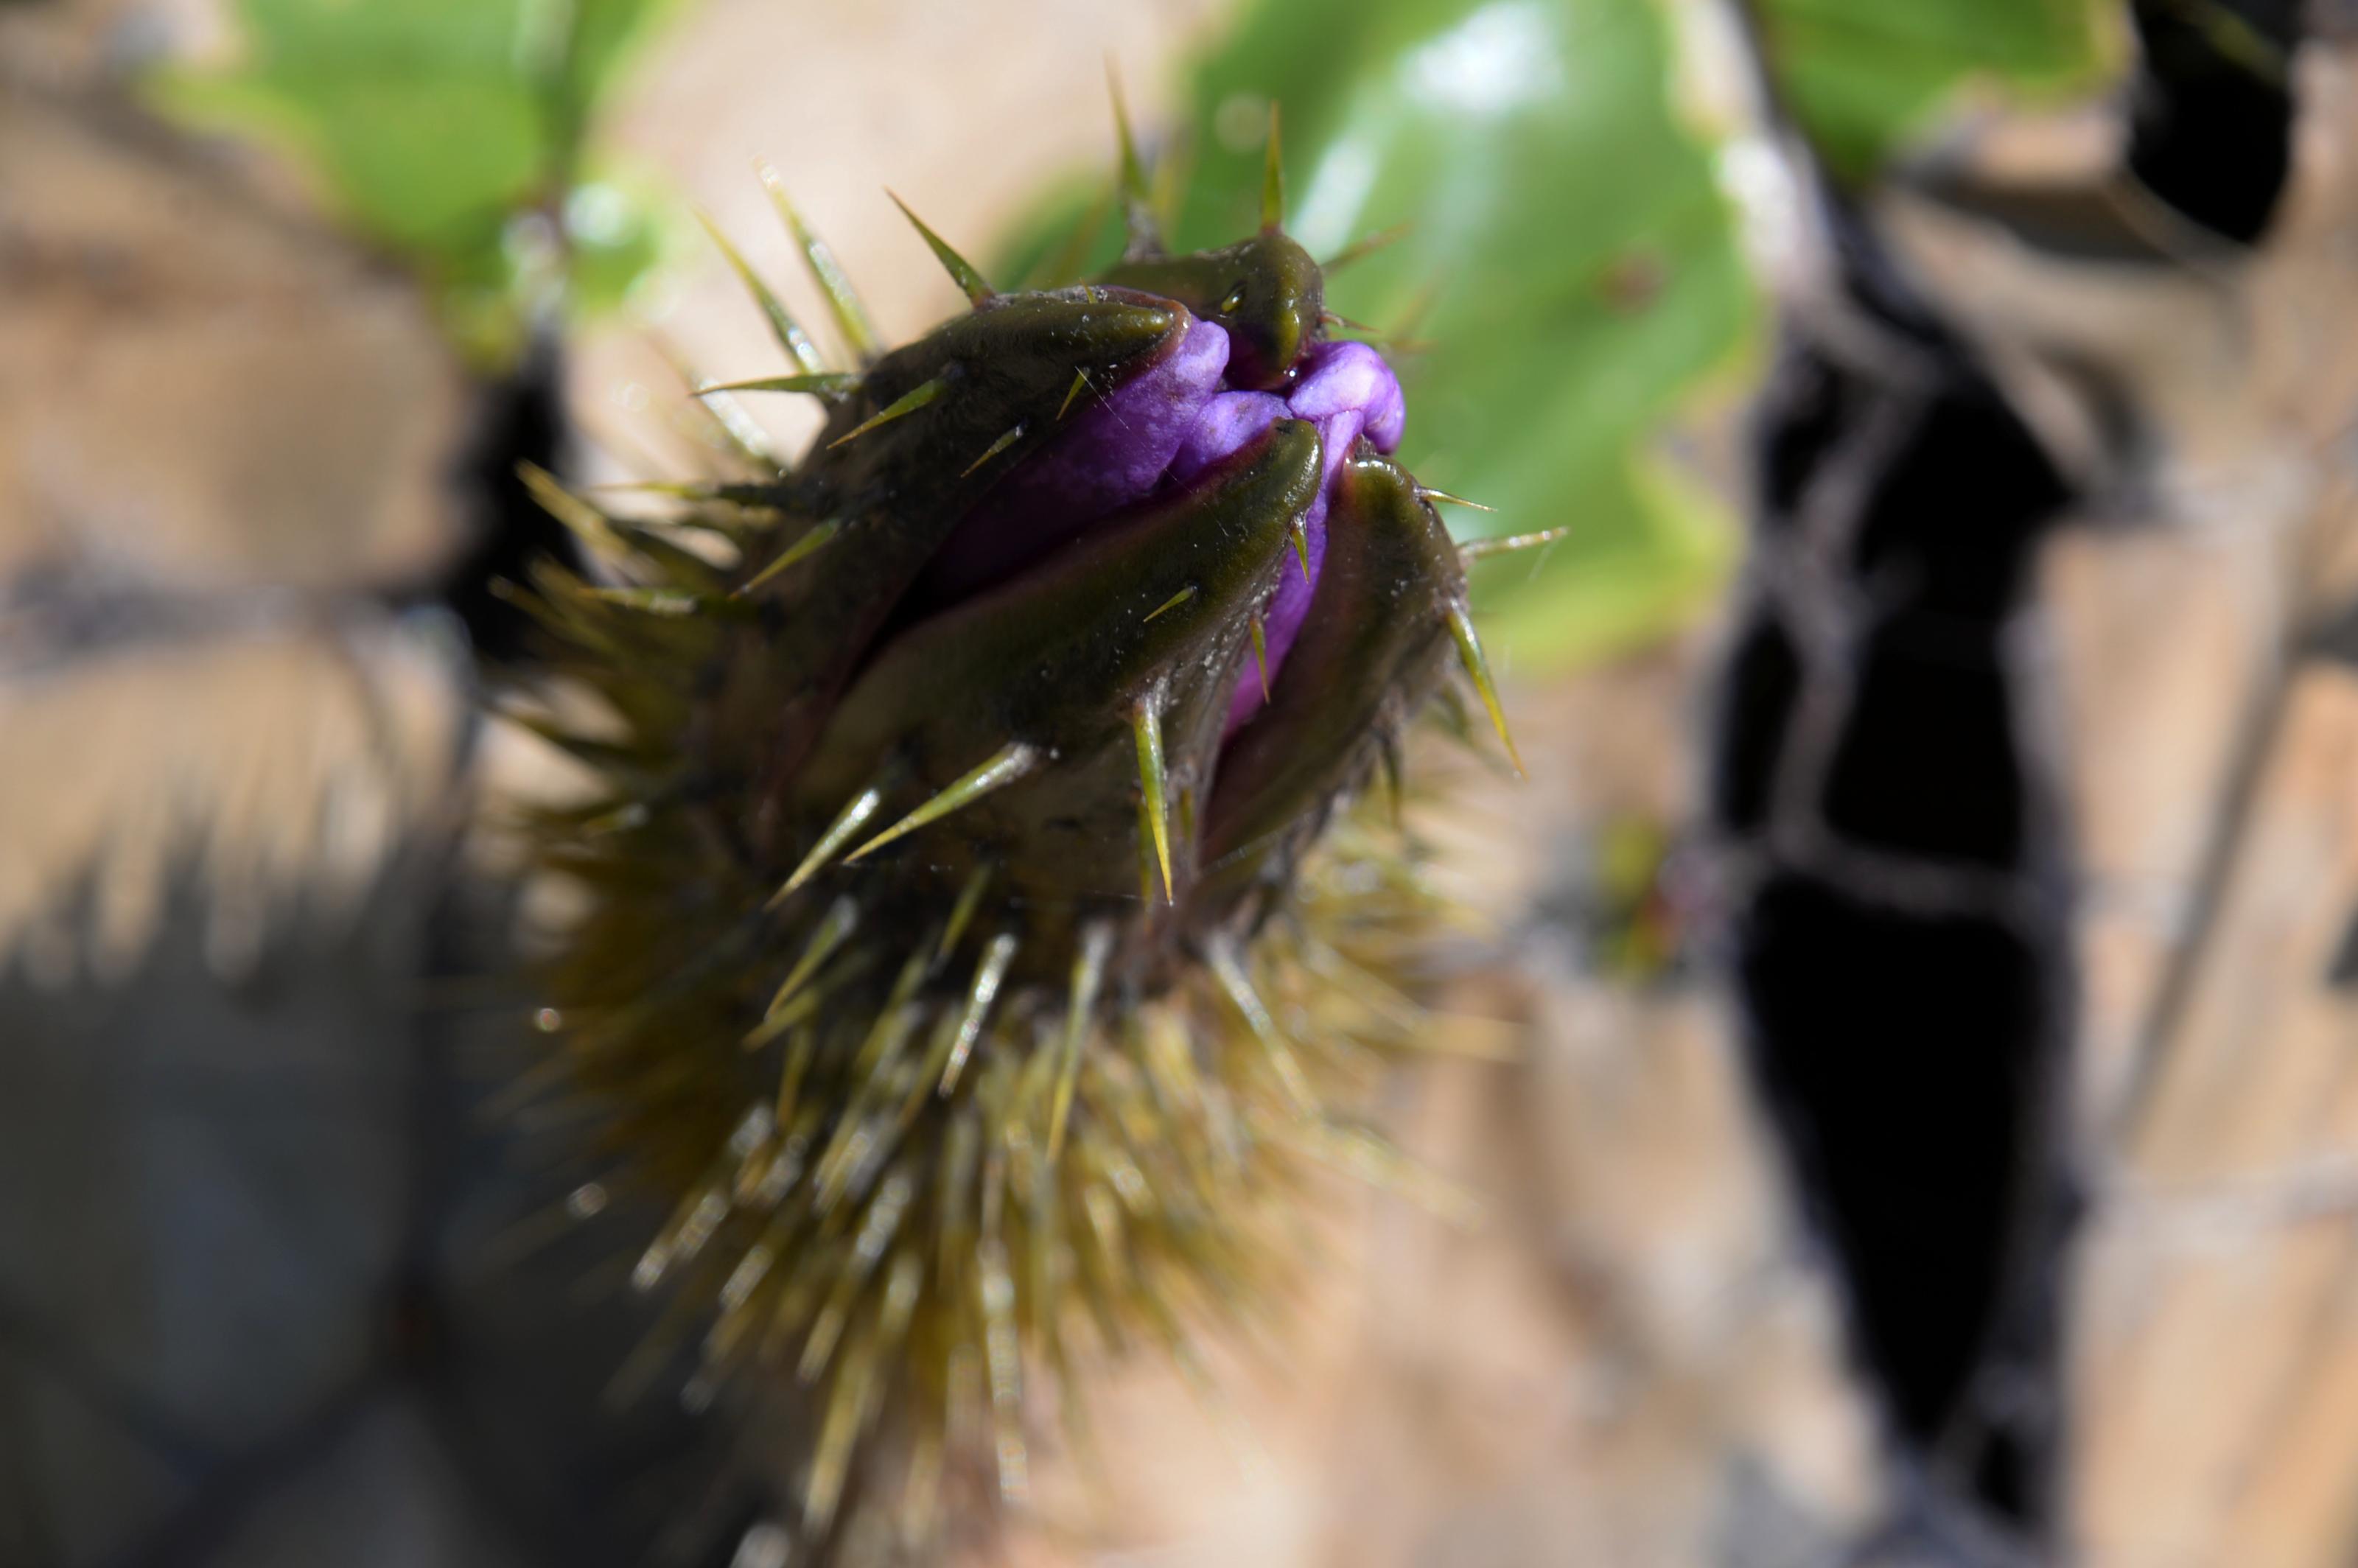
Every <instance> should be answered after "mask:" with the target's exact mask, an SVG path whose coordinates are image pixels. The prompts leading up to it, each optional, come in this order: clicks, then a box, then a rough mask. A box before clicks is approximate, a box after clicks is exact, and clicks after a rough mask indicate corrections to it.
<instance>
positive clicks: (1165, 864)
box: [1130, 697, 1175, 903]
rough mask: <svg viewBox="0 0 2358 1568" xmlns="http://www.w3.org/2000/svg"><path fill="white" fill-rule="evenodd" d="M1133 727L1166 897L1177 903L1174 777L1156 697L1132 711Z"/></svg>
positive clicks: (1139, 783) (1147, 813) (1167, 899)
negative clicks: (1170, 796) (1165, 759)
mask: <svg viewBox="0 0 2358 1568" xmlns="http://www.w3.org/2000/svg"><path fill="white" fill-rule="evenodd" d="M1130 732H1131V734H1132V736H1133V737H1135V739H1136V740H1137V742H1138V785H1139V790H1140V792H1141V798H1142V799H1143V800H1144V802H1145V807H1146V821H1147V826H1148V827H1149V828H1150V829H1151V830H1152V833H1153V836H1154V859H1155V862H1156V863H1157V864H1158V865H1160V866H1161V867H1162V868H1163V901H1164V902H1165V903H1173V902H1175V895H1174V893H1173V892H1172V886H1171V808H1170V801H1169V799H1168V797H1167V792H1168V790H1169V788H1170V776H1169V774H1168V773H1165V772H1164V770H1163V715H1162V712H1161V710H1160V709H1159V708H1158V707H1157V706H1156V704H1155V702H1154V700H1153V699H1152V698H1151V697H1150V698H1148V699H1147V700H1145V701H1142V702H1141V703H1139V705H1138V706H1137V707H1135V708H1131V709H1130Z"/></svg>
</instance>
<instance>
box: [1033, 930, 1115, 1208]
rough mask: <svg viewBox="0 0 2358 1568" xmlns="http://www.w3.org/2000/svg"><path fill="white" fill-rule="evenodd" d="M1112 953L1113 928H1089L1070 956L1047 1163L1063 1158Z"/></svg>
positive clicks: (1049, 1123)
mask: <svg viewBox="0 0 2358 1568" xmlns="http://www.w3.org/2000/svg"><path fill="white" fill-rule="evenodd" d="M1112 952H1113V927H1112V926H1110V925H1092V926H1090V927H1089V928H1088V930H1087V932H1085V933H1084V934H1083V935H1082V936H1081V946H1080V949H1079V951H1077V952H1076V953H1075V954H1074V955H1073V981H1072V988H1071V989H1070V991H1069V992H1068V993H1067V995H1066V997H1065V1033H1064V1046H1063V1050H1062V1051H1061V1052H1060V1054H1058V1057H1057V1061H1056V1096H1055V1101H1054V1102H1053V1104H1052V1106H1051V1108H1050V1110H1049V1112H1048V1162H1049V1163H1050V1164H1054V1163H1055V1162H1056V1161H1057V1160H1058V1159H1059V1158H1061V1157H1062V1156H1063V1153H1064V1149H1065V1121H1066V1120H1067V1119H1069V1118H1070V1117H1071V1115H1072V1110H1073V1086H1074V1085H1075V1084H1076V1083H1078V1082H1079V1081H1080V1076H1081V1045H1082V1043H1083V1042H1084V1041H1086V1040H1087V1038H1088V1033H1089V1030H1090V1029H1091V1027H1092V1026H1093V1025H1094V1022H1095V1015H1096V1012H1097V1006H1098V987H1099V986H1101V985H1103V984H1104V983H1105V970H1106V960H1107V958H1108V957H1110V956H1111V955H1112Z"/></svg>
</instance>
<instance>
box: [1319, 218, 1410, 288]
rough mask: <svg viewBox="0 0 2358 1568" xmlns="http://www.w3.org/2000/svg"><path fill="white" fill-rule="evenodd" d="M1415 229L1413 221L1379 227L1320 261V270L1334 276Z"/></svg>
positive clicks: (1403, 237)
mask: <svg viewBox="0 0 2358 1568" xmlns="http://www.w3.org/2000/svg"><path fill="white" fill-rule="evenodd" d="M1415 229H1416V225H1415V224H1414V223H1413V222H1408V223H1395V224H1393V225H1392V226H1391V227H1390V228H1389V229H1379V230H1378V231H1376V232H1374V233H1372V234H1369V235H1368V237H1367V238H1365V239H1363V240H1354V241H1352V242H1351V243H1349V244H1347V245H1345V246H1344V247H1343V248H1342V249H1341V250H1339V251H1336V253H1335V254H1333V255H1332V256H1330V257H1328V258H1327V259H1326V260H1325V261H1323V262H1320V263H1319V264H1318V270H1319V271H1320V272H1322V273H1324V274H1325V275H1326V276H1328V277H1332V276H1335V275H1336V273H1338V272H1340V271H1342V270H1343V269H1344V268H1345V267H1347V266H1349V265H1352V264H1353V263H1355V262H1360V261H1365V260H1366V259H1367V258H1368V257H1369V256H1371V255H1374V254H1376V253H1377V252H1379V251H1381V250H1385V249H1387V248H1389V247H1390V246H1392V245H1395V244H1398V243H1400V242H1401V241H1402V240H1404V239H1406V238H1408V236H1409V235H1410V234H1411V233H1412V232H1414V231H1415Z"/></svg>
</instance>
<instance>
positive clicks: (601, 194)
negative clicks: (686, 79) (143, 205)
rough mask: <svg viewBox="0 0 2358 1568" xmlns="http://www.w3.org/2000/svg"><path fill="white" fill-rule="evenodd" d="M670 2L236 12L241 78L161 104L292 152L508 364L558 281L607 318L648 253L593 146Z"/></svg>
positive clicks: (533, 1) (343, 5) (581, 0)
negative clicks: (586, 165) (617, 90)
mask: <svg viewBox="0 0 2358 1568" xmlns="http://www.w3.org/2000/svg"><path fill="white" fill-rule="evenodd" d="M674 3H675V0H237V5H236V16H237V18H238V21H239V23H240V24H241V27H242V31H243V39H244V44H245V49H244V55H243V59H242V60H241V61H240V63H239V64H238V65H237V66H236V67H235V68H234V69H233V70H230V71H227V72H224V73H219V74H202V75H199V74H189V73H179V74H174V75H168V76H166V77H164V78H162V79H160V80H159V81H157V83H156V89H157V97H158V99H159V101H160V102H161V103H163V104H164V106H165V107H167V108H168V109H170V110H175V111H178V113H180V114H182V115H184V116H186V117H189V118H192V119H196V120H198V121H200V122H202V123H205V124H210V125H212V126H214V127H218V128H230V129H237V130H243V131H246V132H249V133H253V134H258V135H264V136H265V137H267V138H269V139H272V140H275V141H277V142H279V143H281V144H282V145H286V146H289V147H291V148H292V149H294V150H295V151H296V152H297V153H298V154H299V155H300V156H302V157H304V158H305V159H306V160H307V161H308V163H309V164H310V166H311V167H312V168H314V169H315V170H316V172H317V173H318V175H319V178H320V180H321V183H322V184H323V185H324V186H325V188H326V190H327V193H328V196H329V198H330V200H331V201H332V202H333V203H334V204H335V205H336V207H337V208H338V209H339V210H340V211H341V213H342V215H343V216H344V217H345V219H346V220H347V221H348V222H351V223H352V225H353V226H354V227H355V228H356V229H358V230H359V231H360V232H362V233H363V234H365V235H366V236H367V237H369V238H370V239H372V240H373V241H375V242H377V243H381V244H383V245H385V246H386V247H388V248H390V249H392V250H395V251H396V252H399V253H401V254H403V255H404V256H406V258H407V259H408V260H409V261H410V262H411V263H412V264H413V265H417V266H418V267H420V268H421V269H422V270H423V271H425V272H426V273H427V275H428V276H429V278H430V279H431V281H432V282H433V284H434V285H435V287H437V290H438V294H439V296H440V297H441V298H442V301H443V305H444V308H445V314H446V319H449V322H450V324H451V327H452V330H453V331H454V333H455V335H456V336H458V337H459V339H460V341H461V343H462V344H463V345H464V346H466V347H468V348H469V349H470V350H471V351H474V352H475V353H476V354H477V355H478V357H482V358H490V359H498V358H501V357H503V355H504V354H505V353H508V352H512V351H514V349H515V348H516V347H518V346H520V344H521V341H522V339H523V337H524V335H525V331H526V330H527V327H528V322H529V320H530V319H532V318H533V317H534V316H535V315H536V314H537V313H538V312H539V310H540V308H541V307H542V306H543V305H544V304H545V303H546V300H547V298H548V297H550V290H551V287H552V285H553V284H554V285H561V286H567V287H569V291H570V294H571V296H572V300H573V302H574V303H575V304H576V305H577V306H579V305H580V304H582V303H585V302H597V303H611V302H612V301H613V300H615V299H617V298H619V297H621V295H622V292H623V291H624V290H625V289H626V288H627V287H628V286H629V284H630V282H631V281H632V280H633V279H634V278H635V277H636V276H638V273H639V272H640V271H642V270H644V267H645V266H646V265H649V264H651V263H652V261H653V259H654V254H655V244H654V234H653V230H652V227H651V225H650V223H649V221H648V219H647V217H646V215H645V212H644V208H643V207H642V206H641V205H640V204H638V203H637V201H636V200H635V199H634V198H632V197H629V196H627V195H625V194H623V193H622V190H621V189H619V188H617V187H616V186H614V185H613V184H612V183H611V181H603V180H587V181H585V178H584V176H583V174H582V171H581V165H582V159H583V149H582V143H583V139H584V132H585V126H586V124H587V122H588V119H589V116H590V111H591V109H592V107H593V106H594V104H595V103H596V102H597V99H598V96H599V94H600V93H601V92H603V91H605V90H606V89H607V88H608V87H609V86H610V85H611V82H612V81H613V78H614V73H615V71H616V70H617V68H618V66H619V64H620V62H621V61H622V59H623V58H624V57H625V55H626V54H627V52H628V50H629V48H630V46H631V45H632V44H633V43H634V42H635V41H636V40H638V39H639V38H642V37H644V35H645V33H646V32H647V30H648V29H649V27H651V26H652V25H653V24H654V22H655V21H656V20H657V19H658V18H659V17H660V16H662V15H664V14H665V13H666V12H667V11H669V10H670V9H671V8H672V6H673V5H674ZM520 225H521V226H520Z"/></svg>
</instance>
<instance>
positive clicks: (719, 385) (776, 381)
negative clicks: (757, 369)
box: [695, 370, 860, 398]
mask: <svg viewBox="0 0 2358 1568" xmlns="http://www.w3.org/2000/svg"><path fill="white" fill-rule="evenodd" d="M859 390H860V376H859V375H858V374H856V373H853V372H850V371H841V370H831V371H815V372H812V373H809V374H807V375H760V376H755V377H754V378H753V379H752V380H751V381H708V382H706V383H705V384H703V385H702V386H699V387H698V388H697V389H696V394H695V395H697V396H698V397H709V396H711V395H713V394H714V393H716V392H806V393H809V394H811V395H814V396H817V397H828V398H835V397H842V396H845V395H848V394H850V393H854V392H857V391H859Z"/></svg>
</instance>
